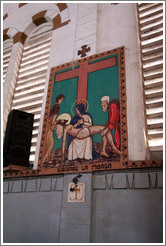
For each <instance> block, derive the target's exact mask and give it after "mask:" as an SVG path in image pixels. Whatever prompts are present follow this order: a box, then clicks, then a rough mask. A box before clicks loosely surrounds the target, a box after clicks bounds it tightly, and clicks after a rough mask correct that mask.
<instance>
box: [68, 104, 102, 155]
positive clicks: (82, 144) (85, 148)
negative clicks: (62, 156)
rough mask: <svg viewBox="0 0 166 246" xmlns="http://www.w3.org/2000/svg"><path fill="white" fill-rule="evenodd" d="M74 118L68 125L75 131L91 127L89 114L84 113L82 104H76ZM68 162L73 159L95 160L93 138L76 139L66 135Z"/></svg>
mask: <svg viewBox="0 0 166 246" xmlns="http://www.w3.org/2000/svg"><path fill="white" fill-rule="evenodd" d="M75 112H76V114H75V116H74V117H73V118H72V120H71V122H70V124H71V125H73V126H74V127H75V128H76V129H80V128H86V127H90V126H92V125H93V118H92V115H91V114H90V113H87V112H86V109H85V105H84V104H83V103H80V104H77V105H76V107H75ZM67 146H68V154H67V159H68V160H75V159H78V158H79V159H86V160H90V159H97V158H98V154H97V152H96V151H95V149H94V144H93V137H92V136H88V137H86V138H83V139H78V138H76V137H75V136H72V135H70V134H69V135H68V143H67Z"/></svg>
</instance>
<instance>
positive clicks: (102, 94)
mask: <svg viewBox="0 0 166 246" xmlns="http://www.w3.org/2000/svg"><path fill="white" fill-rule="evenodd" d="M162 165H163V161H162V160H140V161H139V160H138V161H132V160H130V159H129V156H128V132H127V96H126V75H125V47H124V46H123V47H119V48H116V49H113V50H108V51H106V52H102V53H99V54H95V55H92V56H89V57H84V58H82V59H79V60H77V61H71V62H68V63H65V64H62V65H59V66H56V67H52V68H51V69H50V76H49V82H48V91H47V98H46V106H45V112H44V120H43V127H42V135H41V142H40V149H39V157H38V165H37V169H28V170H16V171H12V172H11V171H6V172H4V178H8V177H10V178H11V177H22V176H38V175H49V174H64V173H84V172H96V171H97V172H98V171H108V170H117V169H128V168H147V167H161V166H162ZM73 194H74V193H73Z"/></svg>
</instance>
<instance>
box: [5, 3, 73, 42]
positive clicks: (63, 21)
mask: <svg viewBox="0 0 166 246" xmlns="http://www.w3.org/2000/svg"><path fill="white" fill-rule="evenodd" d="M24 5H25V4H23V5H21V6H18V7H23V6H24ZM54 6H55V8H53V9H46V10H43V11H41V12H39V13H37V14H35V15H33V16H32V22H31V23H29V24H28V25H27V28H26V29H25V30H24V32H20V31H19V30H17V29H16V28H14V27H9V28H7V29H5V30H4V33H3V40H4V41H5V40H6V39H9V38H12V39H13V43H17V42H21V43H22V44H24V43H25V40H26V38H27V37H28V35H29V34H30V33H31V32H32V31H33V30H34V29H35V28H36V27H37V26H40V25H42V24H44V23H47V22H49V23H52V24H53V30H55V29H58V28H60V27H62V26H65V25H67V24H68V23H69V21H70V20H69V12H68V6H67V4H66V3H58V4H54Z"/></svg>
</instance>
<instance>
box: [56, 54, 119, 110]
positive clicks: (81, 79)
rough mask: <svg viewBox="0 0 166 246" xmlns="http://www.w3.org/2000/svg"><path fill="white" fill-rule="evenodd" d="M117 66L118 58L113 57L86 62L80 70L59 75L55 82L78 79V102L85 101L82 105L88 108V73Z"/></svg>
mask: <svg viewBox="0 0 166 246" xmlns="http://www.w3.org/2000/svg"><path fill="white" fill-rule="evenodd" d="M116 64H117V61H116V57H111V58H109V59H106V60H103V61H99V62H95V63H91V64H89V63H88V62H87V61H85V62H83V63H82V64H80V65H79V68H76V69H73V70H70V71H66V72H62V73H59V74H57V75H56V77H55V82H60V81H63V80H66V79H71V78H74V77H78V90H77V100H78V99H83V101H82V103H84V104H85V106H86V103H85V100H87V88H88V73H91V72H95V71H98V70H101V69H104V68H109V67H112V66H116ZM79 103H80V100H79Z"/></svg>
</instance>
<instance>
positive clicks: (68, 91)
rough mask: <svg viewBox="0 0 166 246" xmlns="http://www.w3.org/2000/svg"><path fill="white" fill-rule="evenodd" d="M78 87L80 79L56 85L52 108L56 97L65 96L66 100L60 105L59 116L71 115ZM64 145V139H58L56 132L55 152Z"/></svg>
mask: <svg viewBox="0 0 166 246" xmlns="http://www.w3.org/2000/svg"><path fill="white" fill-rule="evenodd" d="M77 86H78V77H75V78H72V79H66V80H63V81H60V82H56V83H54V86H53V91H52V98H51V107H52V106H53V105H54V104H55V102H56V97H57V96H58V95H59V94H63V95H64V96H65V99H64V100H63V102H62V103H61V104H60V111H59V115H60V114H63V113H68V114H70V115H71V117H72V114H71V106H72V104H73V102H74V101H75V100H76V99H77ZM61 145H62V138H61V139H58V138H57V136H56V133H55V131H54V147H53V150H55V149H58V148H60V147H61Z"/></svg>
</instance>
